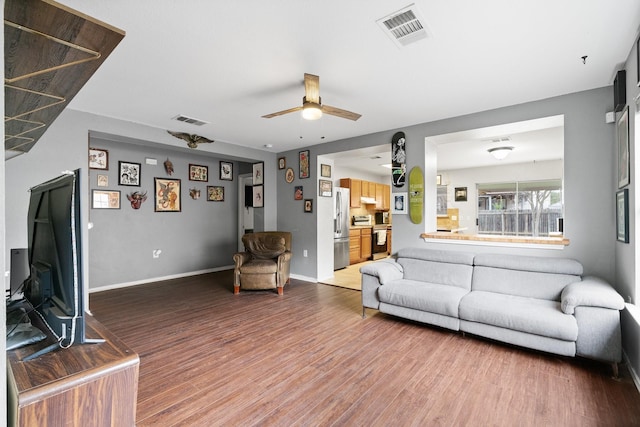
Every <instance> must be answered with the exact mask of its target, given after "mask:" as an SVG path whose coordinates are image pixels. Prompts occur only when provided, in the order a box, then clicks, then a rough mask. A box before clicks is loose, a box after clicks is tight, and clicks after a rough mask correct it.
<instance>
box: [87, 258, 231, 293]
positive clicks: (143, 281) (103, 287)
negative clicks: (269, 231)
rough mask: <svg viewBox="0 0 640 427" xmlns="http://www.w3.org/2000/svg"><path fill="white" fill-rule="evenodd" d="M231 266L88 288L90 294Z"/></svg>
mask: <svg viewBox="0 0 640 427" xmlns="http://www.w3.org/2000/svg"><path fill="white" fill-rule="evenodd" d="M233 268H234V266H233V265H227V266H223V267H216V268H208V269H206V270H198V271H189V272H187V273H179V274H172V275H170V276H163V277H151V278H149V279H143V280H136V281H133V282H126V283H116V284H113V285H105V286H99V287H97V288H89V293H90V294H92V293H94V292H103V291H109V290H112V289H120V288H128V287H129V286H137V285H145V284H147V283H153V282H160V281H163V280H171V279H180V278H182V277H190V276H197V275H199V274H206V273H214V272H216V271H224V270H232V269H233Z"/></svg>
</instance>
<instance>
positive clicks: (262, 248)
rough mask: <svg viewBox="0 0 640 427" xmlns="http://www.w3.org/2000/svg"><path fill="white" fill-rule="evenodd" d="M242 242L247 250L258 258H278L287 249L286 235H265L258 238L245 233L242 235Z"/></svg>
mask: <svg viewBox="0 0 640 427" xmlns="http://www.w3.org/2000/svg"><path fill="white" fill-rule="evenodd" d="M242 243H244V247H245V249H246V250H247V252H249V253H251V255H253V257H254V258H257V259H273V258H277V257H278V256H279V255H280V254H282V253H284V251H285V249H286V247H285V239H284V237H281V236H275V235H263V236H260V237H259V238H258V237H254V236H253V235H247V234H245V235H244V236H242Z"/></svg>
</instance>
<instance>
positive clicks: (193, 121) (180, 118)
mask: <svg viewBox="0 0 640 427" xmlns="http://www.w3.org/2000/svg"><path fill="white" fill-rule="evenodd" d="M172 120H177V121H179V122H183V123H189V124H190V125H196V126H202V125H206V124H208V123H207V122H204V121H202V120H198V119H194V118H193V117H187V116H183V115H182V114H180V115H178V116H175V117H173V118H172Z"/></svg>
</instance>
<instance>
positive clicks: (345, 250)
mask: <svg viewBox="0 0 640 427" xmlns="http://www.w3.org/2000/svg"><path fill="white" fill-rule="evenodd" d="M334 190H335V191H334V193H335V195H334V196H333V205H334V212H333V269H334V270H339V269H341V268H345V267H346V266H348V265H349V189H348V188H340V187H336V188H335V189H334Z"/></svg>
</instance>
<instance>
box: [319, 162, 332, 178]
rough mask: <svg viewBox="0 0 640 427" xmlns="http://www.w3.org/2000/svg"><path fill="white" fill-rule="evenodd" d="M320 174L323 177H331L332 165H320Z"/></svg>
mask: <svg viewBox="0 0 640 427" xmlns="http://www.w3.org/2000/svg"><path fill="white" fill-rule="evenodd" d="M320 176H321V177H323V178H331V165H324V164H322V165H320Z"/></svg>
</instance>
